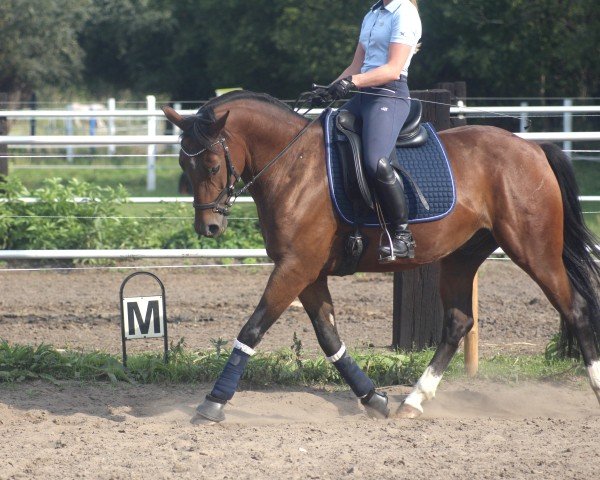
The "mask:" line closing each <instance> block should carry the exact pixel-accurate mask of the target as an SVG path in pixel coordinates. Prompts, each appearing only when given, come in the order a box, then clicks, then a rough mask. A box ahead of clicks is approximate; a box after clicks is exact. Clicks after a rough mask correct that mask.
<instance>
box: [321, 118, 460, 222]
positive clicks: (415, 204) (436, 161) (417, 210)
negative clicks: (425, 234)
mask: <svg viewBox="0 0 600 480" xmlns="http://www.w3.org/2000/svg"><path fill="white" fill-rule="evenodd" d="M336 116H337V111H334V110H329V111H326V112H324V116H323V130H324V133H325V150H326V152H327V160H326V161H327V176H328V177H329V178H328V179H329V192H330V193H331V199H332V201H333V204H334V205H335V209H336V211H337V212H338V214H339V215H340V217H342V219H343V220H344V221H345V222H346V223H349V224H354V220H355V219H354V212H353V208H352V202H351V201H350V200H349V199H348V196H347V195H346V192H345V191H344V179H343V174H342V167H341V165H340V156H339V154H338V150H337V146H336V145H335V139H336V138H339V137H338V135H339V132H337V131H334V130H335V117H336ZM423 126H424V127H425V128H426V129H427V133H428V134H429V138H428V139H427V142H426V143H425V144H424V145H422V146H420V147H416V148H410V147H403V148H396V155H397V156H398V162H399V163H400V165H401V166H402V167H403V168H404V169H405V170H407V171H408V172H409V173H410V175H411V176H412V177H413V179H414V180H415V182H416V183H417V185H419V187H420V189H421V191H422V192H423V195H424V196H425V198H426V199H427V202H428V203H429V210H426V209H425V207H424V206H423V204H422V203H421V201H420V200H419V197H418V196H417V194H416V192H415V191H414V188H413V186H412V184H411V182H409V181H407V180H406V179H405V178H403V179H402V180H403V183H404V192H405V194H406V198H407V200H408V207H409V210H408V211H409V214H408V218H409V223H421V222H431V221H434V220H439V219H441V218H444V217H445V216H446V215H448V214H449V213H450V212H451V211H452V209H453V208H454V204H455V203H456V190H455V185H454V177H453V176H452V170H451V168H450V163H449V162H448V156H447V155H446V151H445V150H444V146H443V145H442V143H441V142H440V140H439V138H438V136H437V133H436V132H435V129H434V128H433V126H432V125H431V124H430V123H424V124H423ZM350 168H354V166H351V167H350ZM361 224H362V225H364V226H366V227H376V226H379V222H378V220H377V215H376V214H375V212H374V211H370V213H369V215H368V216H367V218H363V219H362V221H361Z"/></svg>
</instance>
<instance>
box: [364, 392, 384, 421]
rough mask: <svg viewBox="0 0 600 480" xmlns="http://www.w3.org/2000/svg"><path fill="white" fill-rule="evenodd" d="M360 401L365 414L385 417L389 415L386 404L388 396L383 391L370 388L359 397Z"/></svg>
mask: <svg viewBox="0 0 600 480" xmlns="http://www.w3.org/2000/svg"><path fill="white" fill-rule="evenodd" d="M360 403H362V404H363V405H364V406H365V410H366V412H367V415H369V416H370V417H373V418H387V417H389V415H390V407H389V406H388V397H387V395H386V394H385V393H383V392H382V393H379V392H376V391H375V390H371V391H370V392H369V394H368V395H367V396H366V397H364V398H361V399H360Z"/></svg>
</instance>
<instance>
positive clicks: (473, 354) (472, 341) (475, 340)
mask: <svg viewBox="0 0 600 480" xmlns="http://www.w3.org/2000/svg"><path fill="white" fill-rule="evenodd" d="M472 304H473V328H471V331H470V332H469V333H467V335H466V336H465V346H464V349H465V350H464V351H465V370H466V372H467V375H469V376H470V377H474V376H475V375H477V370H478V369H479V280H478V277H477V274H475V278H474V279H473V299H472Z"/></svg>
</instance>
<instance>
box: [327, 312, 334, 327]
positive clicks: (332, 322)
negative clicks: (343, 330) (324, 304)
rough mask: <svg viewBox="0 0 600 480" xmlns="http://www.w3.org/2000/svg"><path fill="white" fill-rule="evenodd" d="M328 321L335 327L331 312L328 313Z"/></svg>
mask: <svg viewBox="0 0 600 480" xmlns="http://www.w3.org/2000/svg"><path fill="white" fill-rule="evenodd" d="M328 318H329V323H331V325H333V326H334V327H335V317H334V316H333V313H330V314H329V317H328Z"/></svg>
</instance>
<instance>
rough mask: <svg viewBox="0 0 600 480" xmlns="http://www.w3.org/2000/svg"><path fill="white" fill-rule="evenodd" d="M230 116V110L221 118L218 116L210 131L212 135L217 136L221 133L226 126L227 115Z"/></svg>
mask: <svg viewBox="0 0 600 480" xmlns="http://www.w3.org/2000/svg"><path fill="white" fill-rule="evenodd" d="M228 116H229V110H227V111H226V112H225V114H224V115H222V116H221V117H220V118H217V120H216V121H215V123H213V124H212V125H211V126H210V129H209V133H210V136H211V137H216V136H218V135H219V133H221V131H222V130H223V129H224V128H225V122H226V121H227V117H228Z"/></svg>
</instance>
